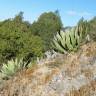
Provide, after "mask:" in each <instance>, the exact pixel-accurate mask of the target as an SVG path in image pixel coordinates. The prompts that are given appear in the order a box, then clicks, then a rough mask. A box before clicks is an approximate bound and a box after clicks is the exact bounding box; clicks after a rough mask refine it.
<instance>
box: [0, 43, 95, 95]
mask: <svg viewBox="0 0 96 96" xmlns="http://www.w3.org/2000/svg"><path fill="white" fill-rule="evenodd" d="M95 56H96V43H95V42H93V43H89V44H86V45H84V46H82V47H81V49H80V50H79V51H78V52H77V53H71V54H68V55H67V56H65V55H61V56H59V57H56V58H55V59H54V60H53V61H50V62H49V63H46V64H43V65H35V66H33V67H32V68H31V69H28V70H24V71H22V72H19V73H18V74H17V75H16V76H14V77H13V78H12V79H11V80H8V81H7V82H6V83H5V86H4V87H3V88H2V89H0V96H61V95H60V94H57V93H56V92H55V90H51V91H49V92H48V93H47V94H46V92H45V90H46V89H45V88H46V86H47V84H48V83H49V82H50V81H51V80H52V78H53V76H54V75H59V74H60V72H61V70H64V71H66V76H69V77H72V78H75V77H76V76H78V74H84V76H85V77H86V79H89V80H90V78H92V76H93V72H94V71H95V69H94V68H93V69H91V68H87V69H86V70H85V69H81V68H82V67H81V63H82V62H83V63H84V64H88V63H90V62H89V61H88V58H89V57H95ZM81 57H86V58H87V57H88V58H87V59H86V58H85V59H84V61H82V62H81V61H80V58H81ZM48 90H49V89H48ZM92 92H93V93H94V92H95V93H96V81H91V82H90V83H89V84H88V85H84V86H82V87H80V89H79V90H74V88H73V89H72V91H70V93H68V94H66V95H62V96H96V94H95V95H92Z"/></svg>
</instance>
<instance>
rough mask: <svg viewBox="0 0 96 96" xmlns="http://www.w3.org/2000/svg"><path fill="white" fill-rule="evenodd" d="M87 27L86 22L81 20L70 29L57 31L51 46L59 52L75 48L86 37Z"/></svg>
mask: <svg viewBox="0 0 96 96" xmlns="http://www.w3.org/2000/svg"><path fill="white" fill-rule="evenodd" d="M87 28H88V27H87V22H85V21H82V22H79V23H78V25H77V26H76V27H73V28H72V29H70V30H67V31H65V32H64V31H60V32H57V34H56V36H55V37H54V39H53V43H52V46H53V48H54V49H55V50H56V51H59V52H61V53H67V52H69V51H75V50H77V49H78V47H79V46H80V43H81V42H82V40H84V38H85V37H86V34H87Z"/></svg>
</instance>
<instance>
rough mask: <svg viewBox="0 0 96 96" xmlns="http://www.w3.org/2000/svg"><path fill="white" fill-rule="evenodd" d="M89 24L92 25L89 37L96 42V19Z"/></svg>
mask: <svg viewBox="0 0 96 96" xmlns="http://www.w3.org/2000/svg"><path fill="white" fill-rule="evenodd" d="M88 23H89V25H90V30H89V35H90V37H91V39H92V40H94V41H96V17H94V18H93V19H92V20H90V21H89V22H88Z"/></svg>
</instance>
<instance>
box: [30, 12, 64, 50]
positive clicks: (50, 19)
mask: <svg viewBox="0 0 96 96" xmlns="http://www.w3.org/2000/svg"><path fill="white" fill-rule="evenodd" d="M61 28H62V22H61V19H60V17H59V16H58V15H57V14H56V13H55V12H48V13H47V12H45V13H43V14H41V15H40V17H39V18H38V20H37V22H34V23H33V24H32V26H31V31H32V33H33V34H34V35H38V36H40V37H41V38H42V40H43V41H44V45H45V51H46V50H49V49H50V48H51V40H52V39H53V36H54V35H55V34H56V33H57V31H59V30H60V29H61Z"/></svg>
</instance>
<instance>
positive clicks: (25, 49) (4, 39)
mask: <svg viewBox="0 0 96 96" xmlns="http://www.w3.org/2000/svg"><path fill="white" fill-rule="evenodd" d="M57 13H58V11H56V12H48V13H43V14H42V15H41V16H40V17H39V19H38V20H37V22H34V23H33V24H31V23H29V22H27V21H24V20H23V12H20V13H19V14H18V15H16V16H15V17H14V18H12V19H8V20H5V21H2V22H0V63H2V62H6V61H7V60H10V59H12V58H16V57H19V58H21V57H23V58H24V59H25V60H29V59H30V58H36V57H40V56H42V55H43V53H44V51H45V50H49V48H50V47H49V45H50V42H51V39H52V38H53V35H54V34H55V33H56V31H58V30H60V29H61V27H62V23H61V20H60V17H59V16H58V15H57Z"/></svg>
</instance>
